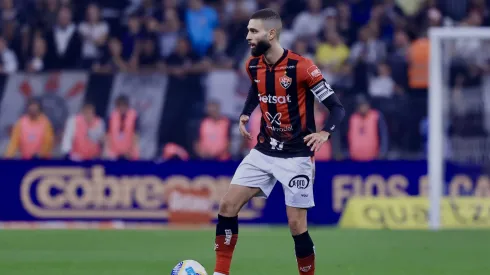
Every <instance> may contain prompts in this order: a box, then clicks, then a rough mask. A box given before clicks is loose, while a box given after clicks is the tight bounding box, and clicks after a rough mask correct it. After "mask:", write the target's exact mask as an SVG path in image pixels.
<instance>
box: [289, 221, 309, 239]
mask: <svg viewBox="0 0 490 275" xmlns="http://www.w3.org/2000/svg"><path fill="white" fill-rule="evenodd" d="M288 224H289V230H290V231H291V234H292V235H299V234H302V233H304V232H306V230H307V225H306V221H305V220H304V219H303V218H301V217H294V218H290V219H289V221H288Z"/></svg>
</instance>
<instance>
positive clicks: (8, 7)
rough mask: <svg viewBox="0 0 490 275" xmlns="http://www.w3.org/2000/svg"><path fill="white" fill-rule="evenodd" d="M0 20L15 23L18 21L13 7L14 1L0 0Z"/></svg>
mask: <svg viewBox="0 0 490 275" xmlns="http://www.w3.org/2000/svg"><path fill="white" fill-rule="evenodd" d="M1 6H2V9H1V16H0V19H1V21H2V22H7V21H16V20H18V19H19V12H18V11H17V9H16V8H15V6H14V0H2V5H1Z"/></svg>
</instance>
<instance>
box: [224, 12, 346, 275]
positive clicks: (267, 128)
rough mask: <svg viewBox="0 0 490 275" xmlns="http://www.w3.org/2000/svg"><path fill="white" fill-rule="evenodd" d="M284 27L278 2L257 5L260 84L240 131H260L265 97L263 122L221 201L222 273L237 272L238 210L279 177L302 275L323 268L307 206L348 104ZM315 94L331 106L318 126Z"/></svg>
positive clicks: (255, 71) (251, 71)
mask: <svg viewBox="0 0 490 275" xmlns="http://www.w3.org/2000/svg"><path fill="white" fill-rule="evenodd" d="M281 28H282V23H281V18H280V16H279V15H278V14H277V13H276V12H275V11H273V10H271V9H263V10H259V11H257V12H255V13H254V14H253V15H252V17H251V19H250V21H249V23H248V34H247V41H248V43H249V44H250V47H251V52H252V56H251V57H250V58H249V59H248V61H247V64H246V70H247V72H248V75H249V77H250V80H251V82H252V85H251V88H250V92H249V94H248V97H247V100H246V102H245V106H244V108H243V112H242V114H241V116H240V132H241V134H242V135H243V136H244V137H246V138H248V139H251V138H252V137H251V136H250V134H249V133H248V132H247V130H246V128H245V125H246V124H247V122H248V120H249V117H250V114H251V113H252V111H253V110H254V109H255V107H256V106H257V105H259V104H260V109H261V111H262V119H261V128H260V133H259V135H258V137H257V139H258V142H257V145H256V147H255V148H254V149H252V150H251V151H250V153H249V154H248V155H247V156H246V157H245V158H244V159H243V160H242V162H241V163H240V165H239V167H238V169H237V170H236V172H235V175H234V176H233V179H232V181H231V184H230V187H229V189H228V191H227V193H226V194H225V196H224V197H223V198H222V200H221V202H220V207H219V214H218V224H217V226H216V240H215V251H216V265H215V269H214V275H228V274H230V265H231V260H232V256H233V251H234V248H235V245H236V243H237V239H238V212H239V211H240V209H241V208H242V207H243V205H244V204H245V203H247V202H248V201H249V200H250V199H251V198H253V197H255V196H261V197H267V196H269V195H270V193H271V191H272V189H273V188H274V185H275V183H276V181H277V180H278V181H280V182H281V183H282V184H283V189H284V195H285V201H286V211H287V217H288V221H289V227H290V231H291V234H292V237H293V240H294V245H295V253H296V258H297V263H298V270H299V274H300V275H313V274H315V249H314V245H313V241H312V239H311V237H310V235H309V233H308V228H307V219H306V214H307V210H308V209H309V208H311V207H313V206H314V205H315V203H314V199H313V181H314V174H315V164H314V158H313V157H314V153H315V151H318V150H319V149H320V147H321V146H322V144H324V143H325V142H326V141H327V140H328V138H329V136H330V134H331V133H332V132H333V131H334V130H335V129H336V128H337V127H338V125H339V123H340V122H341V121H342V119H343V117H344V114H345V111H344V107H343V106H342V104H341V103H340V101H339V99H338V97H337V96H336V95H335V93H334V92H333V90H332V89H331V88H330V85H328V84H327V83H326V82H325V80H324V78H323V76H322V73H321V71H320V70H319V69H318V68H317V67H316V66H315V65H314V64H313V62H312V61H311V60H309V59H307V58H305V57H302V56H300V55H298V54H295V53H293V52H291V51H289V50H287V49H283V48H282V47H281V45H280V43H279V34H280V32H281ZM315 98H317V99H318V100H319V101H321V102H322V103H323V104H324V105H325V106H326V107H327V108H328V109H329V111H330V115H329V119H328V121H327V122H326V125H325V127H324V128H323V129H322V130H321V131H319V132H317V131H316V129H315V119H314V100H315Z"/></svg>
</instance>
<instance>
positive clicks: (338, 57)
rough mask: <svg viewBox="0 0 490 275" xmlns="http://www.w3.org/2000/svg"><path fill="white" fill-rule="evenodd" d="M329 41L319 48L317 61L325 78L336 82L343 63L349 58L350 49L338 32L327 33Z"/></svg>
mask: <svg viewBox="0 0 490 275" xmlns="http://www.w3.org/2000/svg"><path fill="white" fill-rule="evenodd" d="M326 36H327V41H326V43H322V44H320V45H319V46H318V48H317V51H316V61H317V64H318V65H319V66H320V67H321V69H322V72H323V73H324V75H325V77H326V78H328V80H329V81H330V82H332V81H334V79H335V76H336V74H337V73H338V71H339V69H340V67H341V65H342V63H343V62H344V61H345V60H346V59H347V58H348V57H349V48H347V46H346V45H345V44H344V43H343V42H342V40H341V38H340V36H339V34H338V33H337V32H336V31H331V32H327V34H326Z"/></svg>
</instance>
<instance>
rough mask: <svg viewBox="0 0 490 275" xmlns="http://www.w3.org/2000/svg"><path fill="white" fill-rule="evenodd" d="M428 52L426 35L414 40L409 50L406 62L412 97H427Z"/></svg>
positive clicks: (428, 43)
mask: <svg viewBox="0 0 490 275" xmlns="http://www.w3.org/2000/svg"><path fill="white" fill-rule="evenodd" d="M429 50H430V42H429V39H428V38H427V34H426V33H423V34H421V35H420V37H419V38H418V39H417V40H415V41H414V42H413V43H412V44H411V45H410V49H409V55H408V62H409V72H408V79H409V85H410V88H411V89H412V93H413V94H414V95H419V96H420V97H426V96H427V87H428V82H429Z"/></svg>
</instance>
